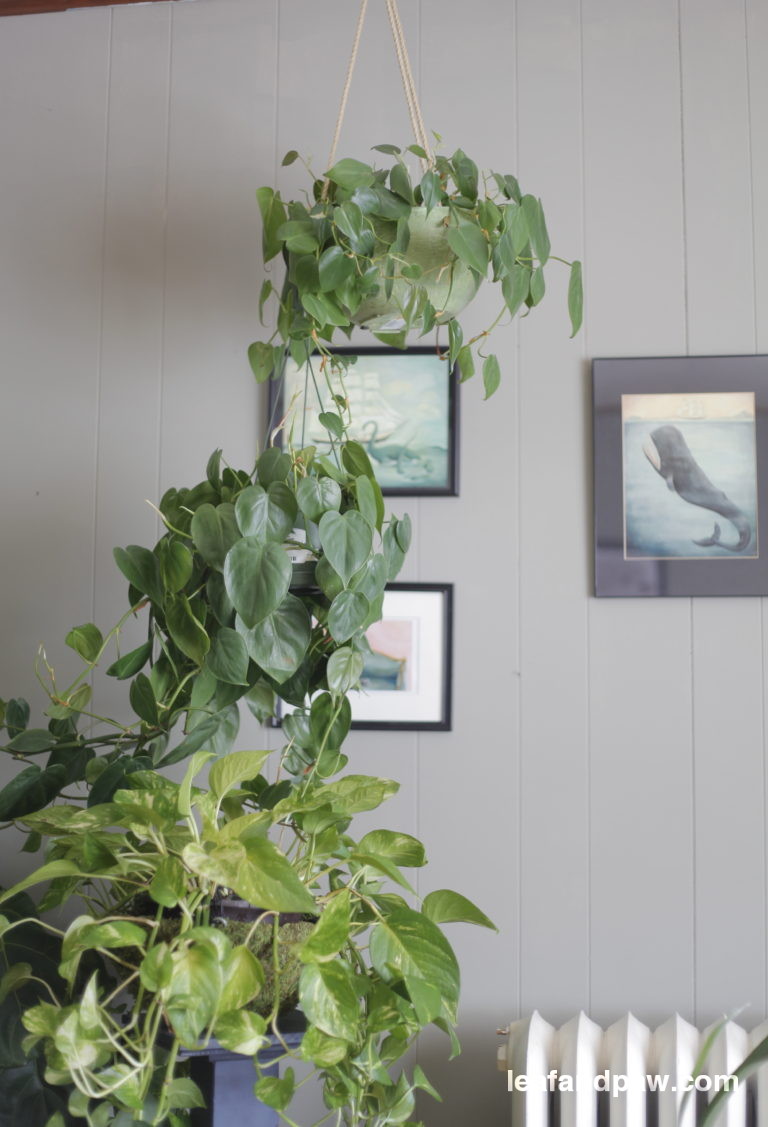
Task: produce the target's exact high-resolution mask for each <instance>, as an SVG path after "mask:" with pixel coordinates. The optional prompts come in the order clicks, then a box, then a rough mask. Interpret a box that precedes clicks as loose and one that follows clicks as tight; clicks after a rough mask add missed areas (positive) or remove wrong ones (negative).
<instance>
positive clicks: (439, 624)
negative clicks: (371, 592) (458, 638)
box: [349, 583, 453, 732]
mask: <svg viewBox="0 0 768 1127" xmlns="http://www.w3.org/2000/svg"><path fill="white" fill-rule="evenodd" d="M365 636H366V640H367V642H368V645H369V646H370V648H371V652H370V654H369V655H368V656H367V657H366V661H365V666H364V668H363V674H362V677H361V678H360V685H361V688H360V689H359V690H358V691H355V692H353V693H350V694H349V695H350V703H351V705H352V727H353V728H393V729H398V728H399V729H407V730H413V731H423V730H433V731H443V732H447V731H450V728H451V670H452V650H453V584H451V583H390V584H389V586H388V587H387V589H386V591H385V593H384V613H383V615H382V618H381V621H380V622H376V623H374V625H373V626H371V627H370V628H369V629H368V631H367V632H366V635H365Z"/></svg>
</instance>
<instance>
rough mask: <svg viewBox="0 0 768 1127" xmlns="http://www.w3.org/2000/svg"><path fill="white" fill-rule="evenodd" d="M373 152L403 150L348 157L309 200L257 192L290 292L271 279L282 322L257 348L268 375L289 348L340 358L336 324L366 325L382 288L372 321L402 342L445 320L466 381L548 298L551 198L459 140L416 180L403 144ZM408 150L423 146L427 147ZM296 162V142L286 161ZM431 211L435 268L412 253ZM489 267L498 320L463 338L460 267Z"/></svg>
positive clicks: (338, 421) (575, 313)
mask: <svg viewBox="0 0 768 1127" xmlns="http://www.w3.org/2000/svg"><path fill="white" fill-rule="evenodd" d="M374 149H376V150H377V151H379V152H381V153H385V154H387V155H388V156H390V157H392V158H394V159H393V163H392V165H391V167H390V168H382V169H379V168H376V167H375V166H374V165H370V164H366V163H363V162H362V161H359V160H351V159H344V160H340V161H338V162H337V163H336V164H335V165H334V166H333V168H331V169H329V170H328V172H327V173H326V178H325V180H324V179H322V178H316V179H315V180H314V183H313V186H312V199H311V200H308V201H307V202H301V201H297V200H292V201H285V200H283V199H282V198H281V196H280V194H279V192H276V191H274V190H273V189H272V188H260V189H259V190H258V193H257V197H258V201H259V207H260V208H261V213H262V219H263V230H264V261H265V262H269V261H270V260H271V259H272V258H274V257H276V256H277V255H282V258H283V261H284V263H285V267H286V272H285V281H284V285H283V288H282V291H281V292H279V291H278V290H277V289H275V287H274V286H273V285H272V284H271V283H268V285H269V288H268V289H267V290H266V291H264V293H263V295H262V301H261V303H260V311H263V307H264V302H265V301H266V300H267V298H268V297H270V296H272V295H274V297H275V298H276V300H277V328H276V331H275V333H274V334H273V335H272V337H271V338H270V339H269V341H257V342H255V343H254V344H252V345H251V347H250V350H249V359H250V362H251V366H252V368H253V372H254V375H255V376H256V379H257V380H259V381H260V382H261V381H264V380H267V379H269V378H270V377H273V378H274V377H277V376H279V375H280V373H281V371H282V359H283V357H284V356H285V355H286V354H290V355H291V356H292V357H293V359H294V360H295V361H296V362H297V363H298V364H300V365H301V364H303V363H305V362H306V361H307V359H308V358H309V357H310V356H311V355H312V354H313V353H314V352H316V351H319V352H320V353H321V354H323V355H325V356H328V357H333V354H334V338H335V337H336V336H337V335H338V333H343V334H345V335H346V336H348V335H349V334H350V332H351V331H352V329H353V328H354V326H355V325H356V324H360V323H363V324H364V323H366V312H365V311H366V309H369V308H370V299H371V298H377V299H378V298H379V297H380V296H381V295H384V297H385V298H386V299H387V301H388V302H389V305H390V307H391V324H390V325H389V326H388V327H387V326H384V327H378V328H377V327H375V326H374V335H375V336H376V337H377V339H379V340H381V341H383V342H384V343H385V344H388V345H391V346H392V347H393V348H403V347H405V340H406V336H407V334H408V333H409V332H411V331H413V332H415V333H418V334H419V335H421V336H423V335H424V334H426V333H428V332H430V331H431V330H432V329H433V328H434V327H435V326H436V325H439V324H444V323H447V324H448V326H449V331H450V333H451V343H450V355H451V360H452V361H454V362H458V364H459V367H460V370H461V376H462V379H463V380H466V379H470V378H471V377H472V375H473V374H474V372H475V370H476V368H477V367H478V366H479V364H478V351H477V350H478V348H479V346H480V345H481V344H482V342H483V341H484V340H485V338H486V336H487V335H488V332H489V331H490V329H492V328H493V327H494V326H495V325H496V324H497V323H498V322H499V321H501V320H502V319H503V318H504V317H505V316H506V317H508V318H512V317H514V316H516V315H517V314H518V313H519V312H520V310H521V309H522V310H524V312H525V313H526V314H527V312H528V311H529V310H530V309H531V308H533V307H534V306H537V305H539V304H540V303H541V301H542V300H543V298H544V295H545V281H544V267H545V265H546V264H547V263H548V262H549V260H550V258H552V257H556V256H553V255H551V253H550V240H549V233H548V231H547V224H546V220H545V217H544V210H543V208H542V204H541V200H539V199H537V197H536V196H533V195H530V194H526V195H523V194H522V193H521V191H520V186H519V184H518V182H517V180H516V179H515V177H514V176H511V175H504V174H501V173H497V172H491V173H481V172H480V171H479V169H478V167H477V165H476V164H475V163H474V161H472V160H471V159H470V158H469V157H468V156H467V155H466V153H464V152H463V151H462V150H461V149H457V150H456V152H455V153H454V154H453V156H451V157H445V156H437V157H435V158H434V160H433V162H432V164H431V166H430V167H429V168H428V169H427V171H426V172H425V173H424V174H423V176H422V177H421V180H420V181H418V183H413V182H412V181H411V178H410V175H409V173H408V169H407V167H406V164H405V160H404V156H403V152H402V151H401V150H400V149H399V148H398V147H397V146H395V145H375V146H374ZM407 151H409V152H413V153H415V154H416V155H421V150H420V149H419V146H417V145H411V146H409V147H408V150H407ZM289 157H290V158H291V159H290V160H289V159H288V158H289ZM296 159H298V157H297V154H296V153H295V151H291V153H289V154H287V157H286V162H287V163H289V164H290V163H293V161H294V160H296ZM428 217H432V218H431V220H430V222H433V223H436V224H437V226H438V227H440V228H442V229H443V233H444V234H443V240H442V246H443V249H442V251H441V252H440V261H439V262H437V261H436V263H435V264H434V265H431V266H430V267H429V268H428V269H427V270H426V273H425V272H424V269H423V268H422V266H421V265H420V263H419V262H417V261H416V260H415V259H414V258H413V257H411V256H409V251H408V246H409V241H410V233H411V229H412V226H413V224H414V222H416V223H417V224H421V223H422V222H423V221H424V220H425V219H427V218H428ZM419 229H421V228H420V227H419ZM435 238H436V245H439V240H438V239H437V236H435ZM558 261H560V262H564V263H565V265H566V266H569V267H570V282H569V288H568V312H569V317H570V321H571V329H572V333H571V335H574V334H575V333H576V332H577V331H578V329H579V327H580V325H581V320H582V310H583V295H582V281H581V264H580V263H579V262H572V263H569V262H566V260H565V259H559V260H558ZM489 267H490V273H491V278H492V281H493V283H494V284H497V285H498V286H499V288H500V291H501V297H502V300H503V304H502V307H501V311H500V313H499V315H498V317H497V318H496V319H495V321H494V322H493V324H492V325H491V326H490V327H489V329H486V330H484V331H483V332H480V333H478V334H477V335H476V336H474V337H472V338H471V339H468V340H467V341H466V342H465V343H463V344H462V345H460V346H459V347H456V344H455V341H456V338H457V336H458V337H461V338H462V339H463V333H462V331H461V327H460V325H459V324H458V322H457V321H456V319H455V318H456V315H457V313H458V312H460V309H459V308H458V307H454V306H452V305H451V304H450V302H451V295H452V294H453V293H454V286H455V287H456V288H458V279H459V276H460V274H461V272H462V271H463V272H464V274H468V276H469V277H471V278H474V279H475V282H476V283H477V284H479V282H480V281H481V280H482V279H484V278H485V277H486V276H487V275H488V272H489ZM446 281H450V284H449V285H448V286H447V287H446V285H445V283H446ZM474 288H476V287H474ZM467 297H469V293H468V294H467ZM488 359H491V360H492V361H493V363H492V364H491V365H490V367H489V366H488V360H486V362H485V364H484V365H483V377H484V385H485V397H486V398H488V397H489V396H490V395H492V394H493V393H494V391H495V390H496V388H497V387H498V385H499V382H500V376H501V373H500V371H499V368H498V363H497V361H496V359H495V357H491V358H488ZM321 421H322V422H323V424H324V425H325V426H326V427H327V429H328V430H329V432H330V433H331V434H332V435H334V436H335V437H336V438H339V439H340V438H341V437H342V434H343V420H342V418H341V417H340V416H339V415H338V414H336V413H335V412H326V413H325V415H324V416H323V417H322V418H321Z"/></svg>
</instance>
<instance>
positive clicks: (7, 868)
mask: <svg viewBox="0 0 768 1127" xmlns="http://www.w3.org/2000/svg"><path fill="white" fill-rule="evenodd" d="M109 22H110V14H109V12H108V11H106V10H102V11H99V12H92V13H83V14H82V15H81V14H80V13H77V14H75V13H65V14H60V15H52V16H47V17H45V18H44V19H43V22H42V24H40V23H38V20H37V18H36V17H34V16H24V17H18V18H15V19H14V18H9V19H5V20H3V21H2V28H1V29H0V30H1V32H2V33H1V34H0V75H2V79H0V82H1V84H2V91H3V98H2V102H3V112H2V114H0V153H2V159H1V160H0V200H2V209H1V210H0V245H1V246H2V274H1V275H0V277H1V279H2V280H1V281H0V341H1V342H2V409H1V410H0V464H1V465H2V476H1V478H0V513H2V547H3V551H2V579H3V582H2V585H0V622H2V633H3V646H2V652H1V653H0V685H1V686H2V688H0V695H2V696H3V697H8V696H11V695H21V696H26V697H28V698H29V699H30V701H31V703H32V704H33V707H34V709H35V712H36V713H37V714H38V720H40V719H41V717H40V711H41V710H42V708H43V707H44V705H45V703H46V702H45V698H44V697H43V695H42V693H41V690H40V689H39V687H38V685H37V683H36V681H35V678H34V672H33V663H34V660H35V654H36V651H37V647H38V646H39V645H40V644H41V643H43V642H44V643H45V645H46V649H47V652H48V655H49V658H50V660H51V661H52V662H53V663H54V664H55V666H56V668H57V673H58V675H59V683H60V684H61V685H62V687H63V686H66V685H67V684H68V683H69V681H70V680H71V678H72V677H73V676H74V675H75V674H76V673H79V671H80V668H81V665H80V662H79V659H78V658H77V657H75V656H74V655H73V654H72V653H71V652H70V651H68V650H67V649H65V647H64V645H63V640H64V636H65V634H66V632H67V630H68V629H69V628H70V627H72V626H74V625H75V623H77V622H83V621H87V620H88V619H89V618H90V616H91V604H92V596H93V534H94V487H95V475H94V468H95V436H96V419H97V392H98V345H99V307H100V282H101V232H102V216H103V200H104V156H105V122H106V96H107V71H108V56H109ZM75 59H76V60H77V63H76V65H73V60H75ZM0 772H2V779H3V781H7V779H9V778H10V777H12V775H14V774H15V773H16V766H15V765H11V763H10V761H9V760H7V759H4V760H3V762H2V763H0ZM28 866H29V858H20V857H18V856H16V855H15V854H13V853H12V851H11V847H10V845H9V842H8V840H7V839H6V844H5V860H4V872H3V880H4V881H10V880H11V879H12V878H13V877H14V876H15V875H16V874H17V873H18V872H20V871H23V870H24V869H25V868H27V867H28Z"/></svg>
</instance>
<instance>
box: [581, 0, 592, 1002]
mask: <svg viewBox="0 0 768 1127" xmlns="http://www.w3.org/2000/svg"><path fill="white" fill-rule="evenodd" d="M578 15H579V99H580V106H579V119H580V122H581V137H580V141H581V145H580V157H581V168H580V170H579V173H580V178H581V256H582V258H583V259H586V257H587V253H586V251H587V174H586V168H587V161H586V130H585V113H584V108H585V101H586V99H585V94H584V0H578ZM588 319H589V310H588V309H587V314H586V316H585V318H584V325H583V328H582V332H583V334H584V335H583V338H582V339H583V357H584V362H585V364H586V365H587V370H588V366H589V345H588ZM590 403H591V400H590V395H589V375H587V395H586V412H587V420H589V417H590V415H589V407H590ZM587 430H588V432H589V433H590V434H591V428H590V427H589V422H587ZM593 489H594V483H593ZM587 493H588V494H589V490H587ZM588 503H589V502H588ZM591 606H592V595H591V594H590V593H588V594H587V604H586V608H585V612H584V619H585V646H586V653H585V663H584V665H585V681H586V684H585V686H584V688H585V694H584V697H585V702H586V709H585V713H586V715H585V725H586V733H585V735H586V812H587V841H586V847H587V904H586V924H587V936H586V939H587V968H586V969H587V1009H588V1011H589V1012H590V1013H591V1011H592V850H593V839H592V641H591V627H592V615H591Z"/></svg>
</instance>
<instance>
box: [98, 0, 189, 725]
mask: <svg viewBox="0 0 768 1127" xmlns="http://www.w3.org/2000/svg"><path fill="white" fill-rule="evenodd" d="M112 21H113V23H112V36H111V68H110V86H109V132H108V149H107V156H108V161H107V183H106V192H107V198H106V209H105V227H104V279H103V286H104V292H103V310H102V323H101V373H100V395H99V423H98V461H97V473H98V480H97V504H96V541H95V557H94V566H95V597H94V621H95V622H97V623H98V625H99V626H100V628H101V629H102V631H103V632H104V633H106V631H107V630H108V629H111V627H112V626H113V625H114V624H115V623H116V622H117V619H118V617H119V616H120V615H121V614H122V613H123V612H124V610H125V609H126V606H125V604H126V597H127V596H126V591H125V580H124V578H123V576H122V575H121V573H120V572H119V571H118V569H117V566H116V565H115V562H114V560H113V557H112V549H113V548H114V547H115V546H117V545H120V546H123V547H124V546H125V545H127V544H144V545H147V546H151V545H152V544H153V543H154V541H155V540H156V538H157V536H158V534H159V530H158V521H157V519H156V517H155V514H154V512H153V510H152V509H151V508H150V506H149V505H148V504H147V501H152V502H153V503H154V504H157V502H158V499H159V491H160V483H159V477H158V467H159V407H160V400H161V375H162V373H161V360H162V339H163V309H164V292H163V283H164V271H165V204H166V189H167V177H166V152H167V140H168V82H169V61H170V21H171V12H170V6H169V5H167V4H156V5H153V6H151V7H148V8H146V9H145V8H137V7H134V6H132V5H130V6H124V7H119V8H115V10H114V12H113V13H112ZM137 73H141V76H142V77H141V82H137V81H136V75H137ZM145 630H146V624H145V622H144V620H143V619H142V620H141V621H136V622H135V623H133V622H129V623H128V624H127V625H126V628H125V631H124V633H123V635H122V649H123V652H126V651H127V650H128V649H130V648H131V645H132V644H136V645H138V644H139V642H140V641H141V640H142V634H143V633H144V632H145ZM96 694H97V701H98V705H99V709H100V711H101V713H102V715H110V716H120V718H122V716H123V715H124V714H125V711H126V709H127V707H128V706H127V690H126V685H125V684H124V683H123V682H115V681H114V680H113V679H112V678H108V677H105V676H103V675H99V677H98V680H97V684H96Z"/></svg>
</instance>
